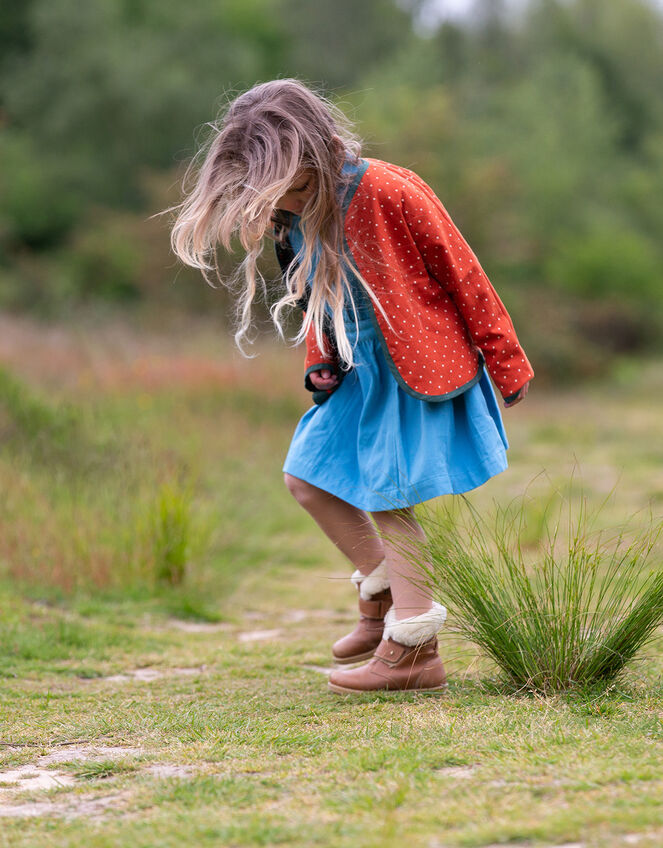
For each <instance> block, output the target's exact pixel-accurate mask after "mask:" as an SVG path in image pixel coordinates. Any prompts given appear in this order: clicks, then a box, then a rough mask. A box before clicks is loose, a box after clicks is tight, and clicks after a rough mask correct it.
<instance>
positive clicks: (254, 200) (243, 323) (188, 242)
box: [166, 79, 386, 367]
mask: <svg viewBox="0 0 663 848" xmlns="http://www.w3.org/2000/svg"><path fill="white" fill-rule="evenodd" d="M211 127H212V129H213V134H212V136H211V139H210V141H209V142H208V143H207V144H206V145H205V146H203V148H202V149H201V150H200V151H199V153H198V154H197V155H196V156H195V157H194V159H193V160H192V162H191V163H190V165H189V167H188V168H187V171H186V174H185V176H184V190H185V193H186V192H187V184H188V181H189V180H190V178H191V177H192V176H193V177H194V184H193V187H192V188H191V190H190V191H189V192H188V195H187V196H186V198H185V200H184V201H183V202H182V203H181V204H179V205H178V206H175V207H172V208H171V210H166V211H172V210H173V209H174V210H178V215H177V218H176V220H175V222H174V224H173V227H172V232H171V244H172V248H173V251H174V252H175V254H176V255H177V256H178V257H179V258H180V259H181V260H182V262H184V263H185V264H187V265H191V266H192V267H194V268H198V269H200V271H201V272H202V274H203V276H204V277H205V279H206V281H207V282H208V283H209V284H210V285H212V286H214V282H213V281H212V278H211V274H212V272H214V273H215V275H216V279H217V280H219V281H220V282H222V283H224V284H225V285H228V286H229V287H231V288H235V287H237V291H238V301H237V312H236V324H237V328H236V332H235V342H236V344H237V346H238V347H239V349H240V350H241V351H242V353H244V351H243V349H242V343H243V342H244V341H245V340H246V338H247V335H248V331H249V329H250V326H251V307H252V304H253V301H254V298H255V295H256V291H257V289H258V286H259V285H260V287H261V289H262V292H263V295H265V296H266V294H267V290H266V285H265V280H264V278H263V276H262V274H261V272H260V271H259V269H258V259H259V257H260V254H261V252H262V249H263V245H264V237H265V236H267V237H269V238H272V239H277V240H280V241H283V240H284V239H285V238H286V236H287V230H288V220H289V218H288V215H287V214H285V213H282V212H279V210H278V209H277V208H276V204H277V201H278V199H279V198H280V197H282V196H283V195H284V194H285V193H286V192H287V191H289V190H290V189H291V187H292V185H293V184H294V183H295V180H296V179H297V178H298V177H300V176H301V174H302V171H303V170H304V169H311V170H312V171H313V173H314V179H315V181H316V184H317V188H316V191H315V192H314V194H313V196H312V197H311V198H310V199H309V200H308V202H307V203H306V205H305V207H304V209H303V211H302V214H301V229H302V234H303V241H304V244H303V247H302V249H301V250H300V251H299V252H298V253H297V255H296V256H295V261H294V262H293V263H292V265H291V266H290V269H289V270H288V272H287V274H286V275H285V283H286V293H285V294H284V295H283V296H282V297H281V298H280V299H279V300H278V301H277V302H275V303H274V304H273V305H272V307H271V310H270V311H271V315H272V319H273V321H274V323H275V325H276V328H277V330H278V332H279V335H280V336H281V338H282V339H285V336H284V332H283V327H282V324H281V316H282V313H283V310H284V309H285V308H286V307H288V306H296V305H297V304H298V301H300V299H301V298H302V297H303V296H304V294H305V292H306V289H307V280H308V279H309V278H310V277H311V274H312V268H313V262H314V257H315V256H316V252H317V257H316V258H317V265H316V268H315V272H314V276H313V277H312V281H311V286H310V297H309V299H308V305H307V307H306V314H305V317H304V321H303V323H302V327H301V329H300V331H299V333H298V334H297V335H296V336H295V337H294V338H293V339H292V341H293V342H294V343H299V342H301V341H302V340H303V339H304V338H305V337H306V334H307V332H308V331H309V329H310V327H311V325H312V326H313V327H314V331H315V336H316V341H317V343H318V347H319V348H320V349H321V350H323V351H325V350H326V345H325V341H324V336H323V319H324V314H325V304H328V305H329V307H330V309H331V313H332V314H331V325H332V327H333V331H334V335H335V341H336V346H337V350H338V353H339V356H340V359H341V360H342V362H343V363H345V364H346V366H347V367H349V366H350V365H352V362H353V357H352V347H351V345H350V343H349V341H348V338H347V335H346V333H345V330H344V324H343V306H344V303H347V304H349V305H350V308H351V310H352V311H353V313H354V314H355V315H356V308H355V304H354V300H353V298H352V294H351V289H350V285H349V281H348V279H347V276H346V273H345V271H344V265H343V263H344V262H346V263H347V267H349V268H350V269H351V270H352V271H353V272H354V274H355V275H356V277H357V279H358V281H359V283H360V285H361V286H362V288H363V289H364V290H365V291H366V293H367V294H368V296H369V297H370V298H371V299H372V301H373V302H374V303H375V304H376V306H377V308H379V309H380V311H381V312H382V313H383V314H384V310H383V308H382V306H381V305H380V304H379V303H378V301H377V298H376V297H375V295H374V294H373V292H372V291H371V290H370V288H369V286H368V285H367V284H366V282H365V280H364V279H363V278H362V276H361V274H360V273H359V272H358V270H357V268H356V266H355V265H354V262H353V261H352V258H351V257H350V256H349V255H348V251H347V249H346V247H345V245H344V238H343V215H342V208H341V203H340V198H341V196H342V193H343V191H344V190H345V188H347V185H348V183H349V182H350V180H351V177H348V176H345V175H344V174H343V173H342V168H343V164H344V162H345V160H346V158H347V157H350V160H351V161H354V162H355V163H356V161H357V159H358V157H359V155H360V152H361V144H360V142H359V139H358V137H357V135H356V134H355V133H354V131H353V130H352V128H351V125H350V123H349V121H348V120H347V118H346V117H345V115H344V114H343V113H342V112H341V111H340V110H339V109H338V108H337V107H336V106H334V105H333V104H332V103H330V102H329V101H328V100H326V99H325V98H324V97H322V96H321V95H319V94H316V93H314V92H313V91H311V90H310V89H309V88H307V86H305V85H304V84H303V83H301V82H300V81H299V80H296V79H282V80H274V81H272V82H266V83H262V84H260V85H256V86H255V87H254V88H252V89H250V90H249V91H247V92H246V93H244V94H242V95H240V96H239V97H237V98H236V99H235V100H233V101H232V102H231V103H230V104H229V106H228V108H227V110H226V111H225V114H222V115H221V116H220V117H219V118H218V119H217V121H215V122H214V123H213V124H211ZM201 158H203V161H202V164H200V165H198V162H199V160H200V159H201ZM235 238H238V239H239V243H240V244H241V246H242V248H243V249H244V251H245V253H246V255H245V257H244V259H243V261H242V262H241V264H240V265H239V267H238V268H237V270H236V272H235V274H234V276H233V277H232V278H231V279H230V280H228V281H226V280H224V279H223V278H222V275H221V272H220V268H219V264H218V257H217V252H216V248H217V246H218V244H221V245H222V246H223V247H224V248H225V249H226V250H227V251H228V252H232V244H233V240H234V239H235ZM385 317H386V316H385ZM245 355H247V354H245Z"/></svg>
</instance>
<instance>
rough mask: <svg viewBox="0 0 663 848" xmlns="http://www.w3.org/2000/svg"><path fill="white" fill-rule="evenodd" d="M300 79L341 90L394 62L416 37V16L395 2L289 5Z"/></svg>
mask: <svg viewBox="0 0 663 848" xmlns="http://www.w3.org/2000/svg"><path fill="white" fill-rule="evenodd" d="M283 19H284V21H286V22H287V27H288V32H289V33H290V35H291V36H292V52H291V53H290V65H291V66H292V67H293V68H295V69H296V72H297V74H299V75H303V76H304V77H306V78H308V79H310V80H314V81H317V82H322V83H324V84H325V85H326V86H329V87H331V88H336V87H339V86H349V85H351V84H353V83H354V82H355V81H356V80H357V79H359V78H361V76H362V75H364V74H366V73H368V72H369V71H370V70H371V69H372V68H373V67H374V66H375V65H376V64H377V63H378V62H388V61H389V59H390V58H391V56H392V54H393V52H394V51H395V50H396V49H398V47H399V45H401V44H402V43H403V41H404V40H407V39H408V38H409V36H410V33H411V31H412V18H411V15H410V14H409V13H408V12H407V11H406V10H405V9H403V8H400V6H398V5H397V4H396V3H395V2H394V0H361V2H360V3H358V2H356V0H317V2H315V3H311V2H309V0H283Z"/></svg>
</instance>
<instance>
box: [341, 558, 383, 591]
mask: <svg viewBox="0 0 663 848" xmlns="http://www.w3.org/2000/svg"><path fill="white" fill-rule="evenodd" d="M350 580H352V582H353V583H354V584H355V586H357V588H358V589H359V596H360V597H361V598H363V600H365V601H370V599H371V598H372V597H373V595H378V594H379V593H380V592H384V590H385V589H388V588H389V578H388V577H387V563H386V562H385V560H382V562H381V563H380V565H376V566H375V568H374V569H373V571H371V573H370V574H362V573H361V571H359V569H357V570H356V571H355V573H354V574H353V575H352V577H351V578H350Z"/></svg>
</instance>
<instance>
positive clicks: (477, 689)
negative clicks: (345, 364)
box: [0, 317, 663, 848]
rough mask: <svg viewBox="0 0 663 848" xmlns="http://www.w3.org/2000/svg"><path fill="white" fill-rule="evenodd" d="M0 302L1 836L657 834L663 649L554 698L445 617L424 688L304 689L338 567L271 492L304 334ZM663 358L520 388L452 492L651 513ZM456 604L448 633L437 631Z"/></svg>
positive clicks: (450, 839) (424, 838) (530, 531)
mask: <svg viewBox="0 0 663 848" xmlns="http://www.w3.org/2000/svg"><path fill="white" fill-rule="evenodd" d="M155 325H156V322H153V323H152V324H151V325H150V324H142V325H141V324H139V323H137V322H134V323H133V324H132V325H121V324H119V323H117V321H115V320H110V319H109V320H107V321H105V322H98V323H97V324H95V325H92V324H90V323H89V322H88V323H87V324H79V325H78V327H77V328H76V329H75V330H74V329H72V328H67V327H52V326H51V327H38V326H36V325H33V324H30V323H28V322H22V321H19V320H17V319H11V320H10V319H9V318H7V317H4V318H1V319H0V365H2V366H3V368H4V370H3V371H1V372H0V440H1V442H0V443H1V449H0V480H1V484H2V491H3V508H2V511H1V512H0V576H1V582H0V634H1V645H2V650H1V652H0V699H1V700H0V846H47V845H48V846H72V848H73V846H80V845H89V846H94V848H97V846H104V847H105V846H109V848H110V846H113V848H116V846H131V848H139V846H146V847H147V846H168V848H170V846H189V845H191V846H271V845H288V846H302V848H304V846H329V848H346V847H347V848H350V846H352V848H369V846H382V847H383V848H391V846H394V847H395V846H399V848H400V846H401V845H402V844H403V843H404V842H407V844H408V845H409V846H411V848H444V846H449V848H451V846H483V847H484V848H487V846H495V845H503V844H514V845H521V846H553V845H555V846H566V848H570V846H586V848H590V846H601V848H604V846H605V848H609V846H627V845H637V846H642V847H643V848H649V846H659V845H661V844H663V806H662V805H661V797H662V792H663V764H662V763H663V756H662V754H663V677H662V674H663V643H662V642H661V639H660V637H659V636H657V637H656V639H655V641H654V642H653V643H652V644H651V645H650V646H649V647H648V648H647V650H646V651H645V652H644V654H643V655H642V656H640V657H639V658H638V659H637V661H636V662H635V663H634V664H633V665H632V666H630V667H629V668H628V670H627V672H626V673H625V674H624V675H623V676H622V677H620V678H619V679H618V681H617V682H616V683H615V684H613V685H611V686H610V687H608V689H607V690H605V688H603V689H602V688H600V687H597V688H595V689H587V690H581V691H573V692H568V693H564V694H558V695H554V696H550V697H547V698H542V697H538V696H536V695H532V694H525V693H521V694H515V695H514V694H512V693H510V692H509V690H508V689H507V688H506V687H505V686H504V685H503V684H502V682H501V681H500V679H499V676H498V675H497V673H496V669H495V668H494V667H492V666H491V665H490V663H489V662H487V661H486V660H484V659H482V658H480V657H477V655H476V651H475V650H474V649H473V648H472V646H471V645H469V644H467V643H465V642H462V641H461V640H460V639H459V638H458V637H456V636H455V635H454V634H453V633H452V632H451V631H448V632H445V631H443V633H442V634H441V639H440V645H441V655H442V656H443V658H444V659H445V661H446V663H447V666H448V672H449V678H450V686H449V691H448V693H447V694H446V695H444V696H442V697H440V696H427V695H406V694H403V695H390V696H388V695H383V694H378V695H364V696H360V697H358V698H352V697H349V698H344V697H339V696H337V695H333V694H331V693H329V692H328V691H327V689H326V679H325V673H326V672H325V670H326V669H327V668H328V667H329V665H330V646H331V643H332V642H333V641H334V640H335V639H336V638H338V637H339V636H341V635H343V634H344V633H345V632H347V630H349V629H350V628H351V626H352V625H353V622H354V620H355V612H354V607H355V595H354V589H353V587H352V585H351V584H350V582H349V580H348V579H347V578H348V576H349V574H350V572H351V567H350V566H349V565H348V564H347V563H346V562H344V560H343V558H342V557H341V555H340V554H339V553H338V552H337V551H336V550H335V549H334V548H333V546H332V545H331V544H330V543H329V542H328V541H327V540H326V539H325V538H324V537H323V536H322V535H321V533H320V531H319V530H318V529H317V527H316V526H315V525H314V523H313V522H312V520H311V519H310V518H309V517H308V516H307V515H306V514H305V513H304V512H303V511H302V510H301V508H300V507H299V506H298V505H297V504H296V503H295V501H294V500H293V499H292V498H291V496H290V495H289V494H288V492H287V491H286V489H285V487H284V486H283V482H282V475H281V470H280V469H281V464H282V459H283V457H284V455H285V451H286V449H287V445H288V441H289V438H290V435H291V433H292V430H293V428H294V425H295V423H296V420H297V418H298V416H299V415H300V414H301V412H303V411H304V409H306V407H307V403H308V396H307V395H306V393H305V392H304V390H303V388H302V386H301V382H302V381H301V373H302V355H301V351H288V350H284V349H283V348H272V347H269V346H266V347H265V348H264V349H263V351H262V354H261V356H260V357H259V358H258V359H256V360H253V361H245V360H242V359H241V358H240V357H239V356H238V355H237V354H232V353H231V352H230V350H229V345H228V343H227V341H226V340H224V338H223V337H222V336H221V335H220V333H219V331H218V330H216V329H215V328H214V326H213V325H212V324H211V323H208V324H203V323H201V324H196V325H191V324H186V323H177V322H174V321H172V320H171V321H170V322H167V323H164V326H162V327H161V328H159V327H157V326H155ZM662 374H663V371H662V370H661V368H660V365H659V363H656V362H651V363H644V364H641V365H634V364H627V363H624V364H622V365H621V366H619V367H618V368H616V369H615V372H614V374H613V376H612V377H611V378H610V379H609V380H606V381H605V382H604V383H602V384H600V385H599V384H595V385H592V386H591V387H584V388H576V389H573V390H565V391H560V390H557V389H555V388H553V387H548V388H547V389H546V390H545V391H544V390H543V389H537V388H536V387H535V386H533V390H532V392H531V393H530V396H529V398H528V399H527V401H526V402H525V403H523V404H521V405H519V406H517V407H516V408H514V409H513V410H509V411H507V412H505V420H506V424H507V429H508V432H509V437H510V441H511V445H512V447H511V450H510V452H509V456H510V463H511V468H510V469H509V471H507V472H506V473H505V474H503V475H500V476H499V477H497V478H495V479H494V480H492V481H490V482H489V483H488V484H487V485H486V486H485V487H483V488H482V489H481V490H479V491H477V492H475V493H473V494H472V496H471V500H472V503H473V504H475V505H476V506H477V507H478V508H479V509H481V510H490V509H491V508H492V504H493V502H494V501H497V502H499V503H501V504H506V503H508V502H509V501H511V500H512V499H514V498H518V497H520V496H521V495H522V494H523V493H524V492H527V493H528V495H529V496H530V500H529V501H528V502H527V504H526V506H525V509H526V522H525V530H524V533H525V536H526V537H527V538H526V539H525V540H524V541H525V542H526V543H527V544H531V545H534V544H535V543H536V542H537V541H538V539H539V538H540V535H541V532H542V530H541V528H542V507H541V503H542V501H541V500H540V497H539V496H541V497H543V498H545V496H546V494H547V493H549V492H550V491H552V490H555V489H557V490H561V491H562V492H564V493H568V492H569V491H570V490H572V489H573V488H574V487H576V488H577V487H579V486H580V485H582V488H583V490H584V492H585V494H586V496H587V499H588V502H589V504H590V505H591V506H593V507H598V506H599V505H600V504H601V503H603V501H604V500H605V499H606V498H608V497H609V495H610V493H611V492H612V497H611V498H609V500H608V503H607V504H606V505H605V507H604V510H603V513H602V515H603V518H604V520H605V521H606V522H607V523H610V522H613V521H614V522H619V521H621V520H623V519H625V518H628V517H629V516H635V520H636V521H637V520H638V516H639V515H643V516H645V514H646V513H647V510H648V509H649V508H652V509H653V512H654V514H655V515H656V513H657V512H660V509H661V503H662V502H663V441H662V440H661V435H660V422H661V420H662V416H663V399H662V398H663V395H662V393H661V388H662V387H663V376H661V375H662ZM451 623H452V622H451Z"/></svg>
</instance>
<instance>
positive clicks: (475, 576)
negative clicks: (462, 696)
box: [407, 498, 663, 693]
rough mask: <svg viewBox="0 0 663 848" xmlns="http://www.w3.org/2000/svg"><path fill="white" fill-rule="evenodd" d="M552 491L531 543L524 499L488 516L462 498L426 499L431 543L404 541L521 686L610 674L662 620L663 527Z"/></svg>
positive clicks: (462, 629)
mask: <svg viewBox="0 0 663 848" xmlns="http://www.w3.org/2000/svg"><path fill="white" fill-rule="evenodd" d="M554 500H555V499H553V501H551V502H550V503H549V505H548V510H547V514H548V521H547V524H546V530H545V533H543V534H542V537H541V539H540V541H539V543H538V545H537V546H536V548H535V549H532V548H531V547H530V548H529V549H527V548H526V546H525V544H523V539H527V541H529V534H528V533H527V531H526V526H525V524H524V518H523V516H525V515H526V512H525V511H524V510H523V509H520V510H516V511H514V510H513V508H512V507H507V508H500V507H497V508H496V511H495V514H494V515H493V516H492V518H488V517H485V516H484V515H481V514H479V513H478V512H477V510H476V509H475V508H473V507H472V505H471V504H470V502H469V501H468V500H467V499H465V498H461V499H460V500H459V499H456V500H455V501H453V502H452V503H451V504H450V505H449V504H447V505H445V506H444V507H442V508H441V509H439V510H438V511H435V510H434V509H433V508H432V507H424V508H423V509H422V510H421V511H420V512H419V513H418V518H419V520H420V522H421V524H422V527H423V529H424V532H425V534H426V537H427V538H426V541H421V542H419V543H418V544H416V545H413V544H412V542H411V541H409V542H408V548H407V550H408V554H409V556H411V557H413V558H414V561H415V562H416V564H417V565H418V567H419V569H420V571H421V574H422V578H423V579H422V582H424V583H426V584H427V586H428V587H429V588H431V589H432V590H433V593H434V595H435V596H436V597H439V600H440V601H441V602H442V603H444V604H445V605H446V606H448V607H449V608H450V621H451V622H452V627H453V629H454V630H455V631H456V632H458V633H459V634H460V635H461V636H463V637H464V638H466V639H468V640H470V641H471V642H473V643H474V644H476V645H477V646H479V648H480V649H481V650H482V651H483V652H485V654H487V655H488V656H489V657H491V658H492V659H493V660H494V661H495V663H497V665H498V666H499V668H500V669H501V670H502V672H503V673H504V674H505V675H506V677H507V678H508V680H509V681H510V682H511V683H512V684H513V685H514V686H516V687H517V688H524V689H531V690H536V691H540V692H544V693H546V692H551V691H556V690H566V689H569V688H573V687H576V686H581V685H587V684H591V683H597V682H601V683H607V682H609V681H611V680H612V679H614V678H615V677H616V676H617V675H618V674H619V673H620V672H621V671H622V670H623V669H624V666H625V665H626V664H627V663H628V662H629V661H630V660H632V659H633V658H634V656H635V655H636V654H637V653H638V651H640V650H641V648H642V647H643V646H644V645H645V644H646V643H647V642H648V641H649V640H650V639H651V637H652V636H653V634H654V631H655V630H656V628H657V627H659V625H661V624H662V623H663V568H662V567H661V566H660V565H659V564H658V563H657V564H655V565H652V554H653V553H654V551H655V550H656V545H657V542H658V539H659V537H660V534H661V530H662V529H663V525H662V524H661V523H660V522H656V521H655V520H654V519H653V518H652V517H651V516H649V518H648V520H647V521H646V522H645V525H644V527H636V526H635V522H634V520H633V519H632V520H631V521H628V522H626V523H625V524H624V526H622V527H620V528H617V529H610V528H608V529H605V528H604V529H597V527H598V518H599V515H600V512H601V511H600V509H599V510H597V511H595V512H594V513H590V512H589V510H588V508H587V504H586V501H585V499H584V498H580V499H579V500H575V499H574V500H568V501H565V500H564V499H562V498H559V499H558V503H557V506H555V504H554Z"/></svg>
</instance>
